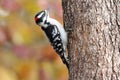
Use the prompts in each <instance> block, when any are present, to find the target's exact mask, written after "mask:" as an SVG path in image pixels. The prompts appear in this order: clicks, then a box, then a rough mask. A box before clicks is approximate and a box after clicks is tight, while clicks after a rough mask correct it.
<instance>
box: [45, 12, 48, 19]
mask: <svg viewBox="0 0 120 80" xmlns="http://www.w3.org/2000/svg"><path fill="white" fill-rule="evenodd" d="M45 14H46V15H47V16H46V18H48V17H49V12H48V10H45Z"/></svg>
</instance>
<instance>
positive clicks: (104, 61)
mask: <svg viewBox="0 0 120 80" xmlns="http://www.w3.org/2000/svg"><path fill="white" fill-rule="evenodd" d="M62 6H63V13H64V14H63V18H64V26H65V29H66V30H68V54H69V59H70V65H69V67H70V68H69V80H120V0H62ZM69 29H72V30H69Z"/></svg>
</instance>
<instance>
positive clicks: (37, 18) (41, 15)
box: [35, 11, 45, 24]
mask: <svg viewBox="0 0 120 80" xmlns="http://www.w3.org/2000/svg"><path fill="white" fill-rule="evenodd" d="M44 17H45V11H41V12H39V13H37V14H36V15H35V22H36V23H37V24H38V23H40V22H43V18H44Z"/></svg>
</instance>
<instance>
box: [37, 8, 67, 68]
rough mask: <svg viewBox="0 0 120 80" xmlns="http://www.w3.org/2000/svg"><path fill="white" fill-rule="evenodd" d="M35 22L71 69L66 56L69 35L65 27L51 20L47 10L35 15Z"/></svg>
mask: <svg viewBox="0 0 120 80" xmlns="http://www.w3.org/2000/svg"><path fill="white" fill-rule="evenodd" d="M35 22H36V24H37V25H39V26H41V28H42V30H43V31H44V33H45V34H46V36H47V38H48V40H49V42H50V43H51V45H52V47H53V49H54V50H55V51H56V53H57V54H58V55H59V56H60V57H61V59H62V61H63V63H64V64H66V66H67V67H68V68H69V60H68V57H67V54H66V47H67V33H66V31H65V30H64V27H63V26H62V25H61V24H60V23H59V22H58V21H57V20H55V19H53V18H50V16H49V12H48V11H47V10H43V11H40V12H38V13H37V14H36V15H35Z"/></svg>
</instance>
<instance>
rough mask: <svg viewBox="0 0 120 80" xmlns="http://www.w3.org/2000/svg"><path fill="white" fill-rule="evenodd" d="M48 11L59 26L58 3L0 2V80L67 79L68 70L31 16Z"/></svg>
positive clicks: (33, 0) (50, 0)
mask: <svg viewBox="0 0 120 80" xmlns="http://www.w3.org/2000/svg"><path fill="white" fill-rule="evenodd" d="M47 8H49V13H50V16H51V17H53V18H55V19H57V20H58V21H59V22H60V23H62V6H61V0H0V80H68V71H67V68H66V66H65V65H64V64H63V63H62V61H61V59H60V58H59V56H58V55H57V54H56V53H55V51H54V50H53V49H52V47H51V46H50V44H49V42H48V40H47V38H46V36H45V34H44V33H43V31H42V30H41V28H40V27H39V26H37V25H36V24H35V22H34V16H35V14H36V13H38V12H39V11H41V10H44V9H47Z"/></svg>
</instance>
